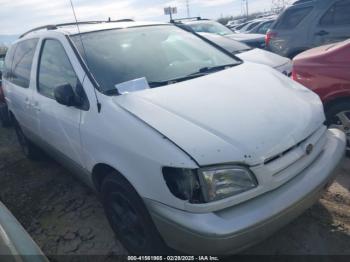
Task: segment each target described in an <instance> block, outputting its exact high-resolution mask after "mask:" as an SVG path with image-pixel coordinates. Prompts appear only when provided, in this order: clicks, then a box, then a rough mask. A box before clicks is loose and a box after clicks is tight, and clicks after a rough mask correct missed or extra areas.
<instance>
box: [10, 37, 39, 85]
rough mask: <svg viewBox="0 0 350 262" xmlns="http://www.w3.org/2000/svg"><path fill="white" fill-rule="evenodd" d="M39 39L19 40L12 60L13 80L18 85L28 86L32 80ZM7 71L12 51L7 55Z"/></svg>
mask: <svg viewBox="0 0 350 262" xmlns="http://www.w3.org/2000/svg"><path fill="white" fill-rule="evenodd" d="M37 44H38V39H30V40H24V41H22V42H19V43H18V44H17V46H16V50H15V54H14V56H13V61H12V74H11V81H12V82H13V83H14V84H15V85H18V86H21V87H24V88H28V87H29V82H30V73H31V71H32V64H33V57H34V53H35V49H36V46H37ZM6 60H7V61H6V71H7V70H8V69H7V66H8V64H10V63H11V60H12V57H11V53H10V54H9V56H8V57H7V56H6Z"/></svg>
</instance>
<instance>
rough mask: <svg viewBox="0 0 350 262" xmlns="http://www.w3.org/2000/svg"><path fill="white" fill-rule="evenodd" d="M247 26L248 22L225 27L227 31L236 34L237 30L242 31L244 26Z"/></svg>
mask: <svg viewBox="0 0 350 262" xmlns="http://www.w3.org/2000/svg"><path fill="white" fill-rule="evenodd" d="M247 24H249V22H244V23H241V24H238V25H231V26H227V27H228V28H229V29H231V30H232V31H233V32H237V31H238V30H240V29H242V27H244V26H245V25H247Z"/></svg>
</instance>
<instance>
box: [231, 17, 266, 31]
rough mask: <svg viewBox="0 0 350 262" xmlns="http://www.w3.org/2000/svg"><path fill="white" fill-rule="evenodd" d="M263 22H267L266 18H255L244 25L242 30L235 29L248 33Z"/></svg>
mask: <svg viewBox="0 0 350 262" xmlns="http://www.w3.org/2000/svg"><path fill="white" fill-rule="evenodd" d="M262 22H265V19H255V20H252V21H250V22H249V23H248V24H246V25H245V26H243V27H242V28H241V29H240V30H235V32H237V33H248V32H249V31H250V30H252V29H253V28H255V27H256V26H258V25H260V24H261V23H262Z"/></svg>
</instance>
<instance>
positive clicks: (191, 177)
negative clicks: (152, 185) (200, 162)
mask: <svg viewBox="0 0 350 262" xmlns="http://www.w3.org/2000/svg"><path fill="white" fill-rule="evenodd" d="M163 175H164V179H165V181H166V183H167V185H168V187H169V189H170V191H171V192H172V193H173V194H174V195H175V196H176V197H178V198H180V199H182V200H188V201H189V202H190V203H208V202H213V201H217V200H221V199H224V198H227V197H231V196H234V195H237V194H240V193H243V192H246V191H248V190H251V189H253V188H255V187H257V186H258V183H257V180H256V178H255V176H254V175H253V174H252V173H251V172H250V171H249V170H248V169H246V168H244V167H239V166H224V167H211V168H201V169H198V170H194V169H182V168H170V167H165V168H163Z"/></svg>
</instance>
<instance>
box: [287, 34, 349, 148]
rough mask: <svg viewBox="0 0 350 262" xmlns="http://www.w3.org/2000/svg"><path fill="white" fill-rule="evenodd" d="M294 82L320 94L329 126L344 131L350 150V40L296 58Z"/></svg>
mask: <svg viewBox="0 0 350 262" xmlns="http://www.w3.org/2000/svg"><path fill="white" fill-rule="evenodd" d="M292 76H293V79H294V80H296V81H298V82H300V83H301V84H303V85H304V86H306V87H308V88H310V89H311V90H312V91H314V92H315V93H317V94H318V95H319V96H320V97H321V99H322V101H323V103H324V107H325V113H326V117H327V124H328V125H329V126H333V127H336V128H339V129H341V130H343V131H344V132H345V133H346V134H347V137H348V147H347V149H348V152H349V150H350V142H349V141H350V39H349V40H347V41H344V42H340V43H336V44H330V45H325V46H321V47H318V48H314V49H311V50H308V51H306V52H304V53H301V54H300V55H298V56H296V57H295V58H294V60H293V72H292Z"/></svg>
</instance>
